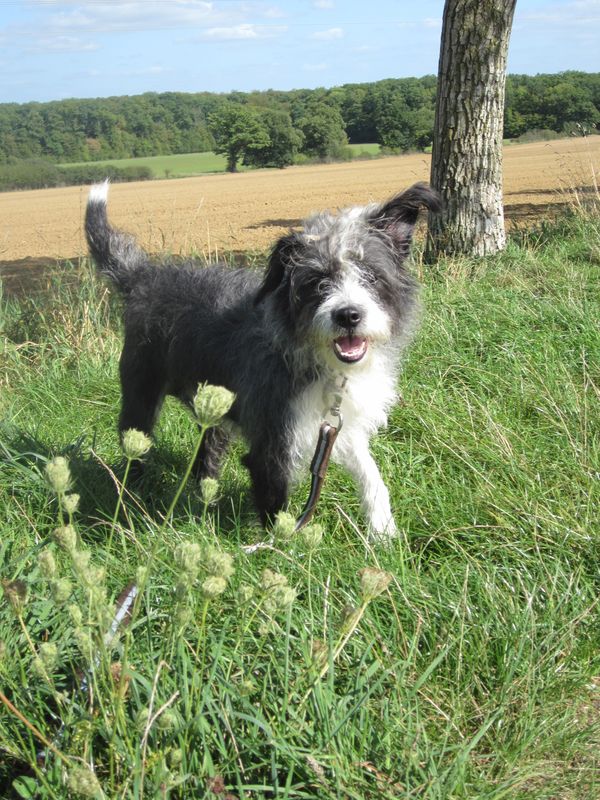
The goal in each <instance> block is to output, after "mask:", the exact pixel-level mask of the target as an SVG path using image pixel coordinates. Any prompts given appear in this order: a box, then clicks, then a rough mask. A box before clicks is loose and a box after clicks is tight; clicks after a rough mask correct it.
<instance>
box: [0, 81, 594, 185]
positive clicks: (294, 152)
mask: <svg viewBox="0 0 600 800" xmlns="http://www.w3.org/2000/svg"><path fill="white" fill-rule="evenodd" d="M435 93H436V78H435V76H432V75H428V76H425V77H422V78H402V79H389V80H383V81H378V82H376V83H362V84H346V85H344V86H338V87H334V88H332V89H314V90H308V89H304V90H295V91H288V92H283V91H274V90H271V91H266V92H251V93H241V92H233V93H230V94H211V93H208V92H201V93H197V94H184V93H179V92H166V93H161V94H155V93H148V94H143V95H138V96H124V97H109V98H102V99H87V100H76V99H72V100H60V101H54V102H50V103H25V104H16V103H4V104H0V163H4V164H9V163H11V162H15V161H17V160H21V159H45V160H49V161H51V162H54V163H61V162H88V161H89V162H93V161H99V160H104V159H108V158H129V157H135V156H147V155H169V154H173V153H189V152H203V151H207V150H214V151H215V152H219V153H224V154H225V155H226V157H227V161H228V168H229V169H235V168H236V166H237V165H238V163H240V162H243V163H246V164H251V165H256V166H275V167H283V166H286V165H287V164H290V163H293V162H295V161H298V160H303V159H304V160H306V159H311V158H315V159H328V158H339V157H344V154H345V148H347V144H348V142H350V143H355V144H361V143H367V142H378V143H379V144H381V145H382V146H383V147H384V148H386V149H387V150H389V151H397V152H402V151H408V150H424V149H426V148H427V147H429V146H430V145H431V142H432V134H433V122H434V105H435ZM599 123H600V73H583V72H563V73H559V74H555V75H535V76H529V75H510V76H508V80H507V87H506V104H505V120H504V135H505V137H506V138H515V137H518V136H520V135H522V134H524V133H526V132H528V131H531V130H532V129H544V130H550V131H555V132H557V133H560V132H569V131H570V130H571V129H572V128H573V127H575V126H576V125H579V126H585V127H586V128H587V129H588V130H590V132H591V131H595V130H596V129H597V126H598V125H599Z"/></svg>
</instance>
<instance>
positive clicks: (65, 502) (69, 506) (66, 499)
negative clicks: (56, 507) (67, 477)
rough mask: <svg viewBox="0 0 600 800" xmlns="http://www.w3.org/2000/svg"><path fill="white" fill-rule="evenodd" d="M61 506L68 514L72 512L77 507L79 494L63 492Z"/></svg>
mask: <svg viewBox="0 0 600 800" xmlns="http://www.w3.org/2000/svg"><path fill="white" fill-rule="evenodd" d="M62 507H63V508H64V510H65V511H66V512H67V514H68V515H69V516H71V514H74V513H75V512H76V511H77V509H78V508H79V495H78V494H75V493H73V494H65V495H64V496H63V498H62Z"/></svg>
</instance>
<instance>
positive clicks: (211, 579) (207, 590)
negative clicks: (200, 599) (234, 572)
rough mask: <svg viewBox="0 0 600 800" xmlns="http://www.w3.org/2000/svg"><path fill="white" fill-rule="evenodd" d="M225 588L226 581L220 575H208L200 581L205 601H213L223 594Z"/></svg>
mask: <svg viewBox="0 0 600 800" xmlns="http://www.w3.org/2000/svg"><path fill="white" fill-rule="evenodd" d="M226 588H227V580H226V578H224V577H223V576H222V575H209V576H208V578H205V579H204V580H203V581H202V586H201V589H202V594H203V595H204V597H206V599H207V600H213V599H214V598H215V597H218V596H219V595H220V594H223V592H224V591H225V589H226Z"/></svg>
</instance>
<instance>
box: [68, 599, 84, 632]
mask: <svg viewBox="0 0 600 800" xmlns="http://www.w3.org/2000/svg"><path fill="white" fill-rule="evenodd" d="M67 611H68V612H69V616H70V617H71V622H72V623H73V625H74V626H75V627H76V628H79V627H80V626H81V623H82V622H83V613H82V611H81V609H80V608H79V606H76V605H75V603H71V605H70V606H69V607H68V609H67Z"/></svg>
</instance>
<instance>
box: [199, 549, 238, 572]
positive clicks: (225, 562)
mask: <svg viewBox="0 0 600 800" xmlns="http://www.w3.org/2000/svg"><path fill="white" fill-rule="evenodd" d="M204 567H205V569H206V571H207V573H208V574H209V575H216V576H218V577H221V578H225V580H227V579H229V578H231V576H232V575H233V573H234V569H233V556H232V555H231V554H230V553H226V552H224V551H223V550H217V548H216V547H208V548H207V549H206V550H205V552H204Z"/></svg>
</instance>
